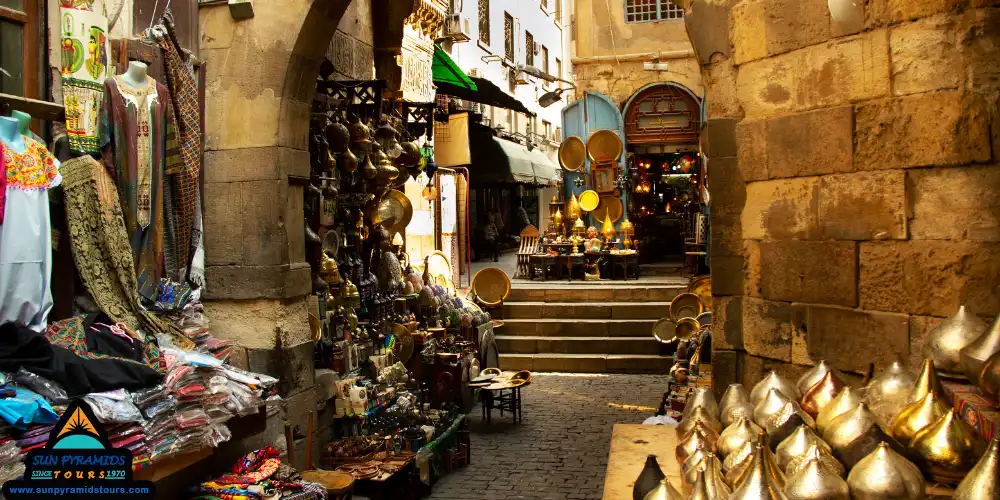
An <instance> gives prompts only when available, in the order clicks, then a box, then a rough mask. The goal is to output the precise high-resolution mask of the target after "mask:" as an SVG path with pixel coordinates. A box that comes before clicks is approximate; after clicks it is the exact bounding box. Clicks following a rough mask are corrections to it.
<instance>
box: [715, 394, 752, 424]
mask: <svg viewBox="0 0 1000 500" xmlns="http://www.w3.org/2000/svg"><path fill="white" fill-rule="evenodd" d="M741 415H744V416H746V417H747V418H750V419H752V418H753V405H752V404H750V393H749V392H747V389H746V387H743V384H729V387H728V388H726V392H725V394H723V395H722V399H720V400H719V420H720V421H721V422H722V425H724V426H726V427H729V426H730V425H733V423H734V422H736V420H737V419H738V418H739V417H740V416H741Z"/></svg>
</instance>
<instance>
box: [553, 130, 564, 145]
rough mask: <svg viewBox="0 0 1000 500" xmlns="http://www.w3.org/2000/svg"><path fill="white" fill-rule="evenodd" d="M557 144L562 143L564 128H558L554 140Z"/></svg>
mask: <svg viewBox="0 0 1000 500" xmlns="http://www.w3.org/2000/svg"><path fill="white" fill-rule="evenodd" d="M553 140H554V141H556V142H562V128H561V127H556V136H555V137H554V138H553Z"/></svg>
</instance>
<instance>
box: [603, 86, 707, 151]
mask: <svg viewBox="0 0 1000 500" xmlns="http://www.w3.org/2000/svg"><path fill="white" fill-rule="evenodd" d="M662 90H673V91H674V92H673V95H679V96H681V99H680V100H687V99H683V97H688V98H690V103H691V104H690V105H692V106H697V115H696V116H693V117H691V118H693V119H696V120H697V121H694V120H692V123H690V124H689V127H690V129H689V130H687V131H680V130H679V131H675V132H671V134H669V135H670V136H671V137H672V138H673V139H683V138H684V137H688V138H690V136H692V135H695V136H696V135H697V133H698V132H699V131H700V130H699V128H700V126H701V124H702V123H704V121H705V102H704V99H703V98H702V97H700V96H699V95H698V94H696V93H695V92H694V91H692V90H691V89H690V88H688V87H687V86H685V85H683V84H680V83H677V82H657V83H650V84H647V85H643V86H642V87H641V88H640V89H639V90H636V91H635V92H634V93H633V94H632V95H631V96H629V98H628V99H627V100H626V101H625V102H624V103H623V104H622V108H621V116H622V119H623V121H624V130H625V135H624V137H623V139H624V140H625V141H626V143H628V142H630V141H629V138H630V137H632V138H633V139H635V135H634V134H635V133H636V132H637V130H636V129H635V127H636V123H635V122H634V121H633V119H634V116H631V115H633V114H634V112H636V111H637V110H636V109H634V107H635V105H636V104H638V103H639V102H641V101H642V100H643V99H644V98H646V97H649V96H650V95H651V94H657V93H662ZM658 91H661V92H658ZM671 99H673V97H671ZM646 139H647V140H649V139H651V137H647V138H646ZM671 140H672V139H671ZM694 143H697V140H695V141H694Z"/></svg>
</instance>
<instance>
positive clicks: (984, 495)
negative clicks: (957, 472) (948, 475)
mask: <svg viewBox="0 0 1000 500" xmlns="http://www.w3.org/2000/svg"><path fill="white" fill-rule="evenodd" d="M998 478H1000V436H997V437H994V438H993V440H992V441H990V446H989V448H987V449H986V453H984V454H983V457H982V458H980V459H979V462H977V463H976V466H975V467H973V468H972V470H971V471H969V474H968V475H966V476H965V479H963V480H962V482H961V483H958V488H956V489H955V496H954V498H953V500H1000V483H998Z"/></svg>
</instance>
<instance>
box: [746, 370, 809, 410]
mask: <svg viewBox="0 0 1000 500" xmlns="http://www.w3.org/2000/svg"><path fill="white" fill-rule="evenodd" d="M771 389H777V390H778V391H779V392H781V393H782V394H784V395H785V397H786V398H788V399H793V400H795V401H798V400H799V398H800V397H802V394H800V393H799V390H798V389H797V388H796V387H795V384H792V383H791V382H789V381H788V380H785V379H784V378H783V377H781V376H780V375H778V373H777V372H775V371H774V370H771V372H770V373H768V374H767V376H765V377H764V378H763V379H761V381H760V382H757V385H755V386H753V390H752V391H750V404H752V405H754V407H755V408H756V406H757V405H758V404H760V402H761V401H762V400H763V399H764V398H765V397H767V393H768V392H770V391H771Z"/></svg>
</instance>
